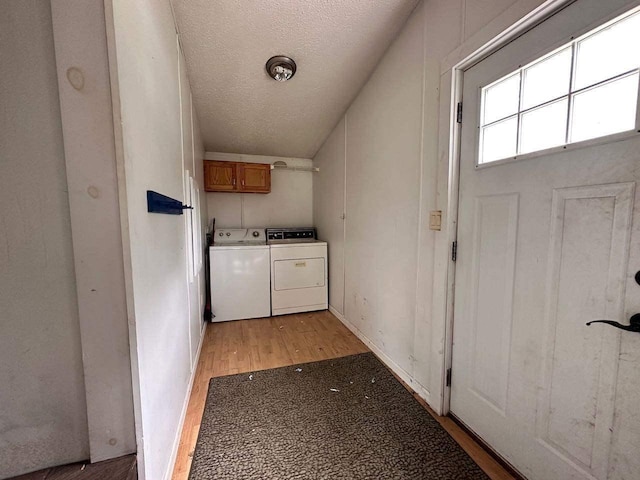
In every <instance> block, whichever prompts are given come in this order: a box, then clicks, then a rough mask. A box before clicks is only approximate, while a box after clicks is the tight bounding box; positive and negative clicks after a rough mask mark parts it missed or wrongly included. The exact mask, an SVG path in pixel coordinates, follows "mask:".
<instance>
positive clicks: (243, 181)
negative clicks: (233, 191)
mask: <svg viewBox="0 0 640 480" xmlns="http://www.w3.org/2000/svg"><path fill="white" fill-rule="evenodd" d="M242 186H243V187H244V179H242Z"/></svg>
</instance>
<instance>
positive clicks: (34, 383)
mask: <svg viewBox="0 0 640 480" xmlns="http://www.w3.org/2000/svg"><path fill="white" fill-rule="evenodd" d="M0 58H2V75H0V112H1V113H0V158H1V160H0V204H1V205H2V208H1V209H0V478H6V477H10V476H13V475H17V474H20V473H24V472H28V471H33V470H38V469H40V468H44V467H48V466H52V465H58V464H64V463H69V462H73V461H78V460H84V459H87V458H88V457H89V441H88V436H87V411H86V404H85V391H84V381H83V376H82V374H83V372H82V352H81V347H80V328H79V325H78V306H77V302H76V282H75V276H74V259H73V251H72V244H71V225H70V214H69V201H68V197H67V181H66V176H65V158H64V152H63V139H62V129H61V121H60V105H59V100H58V86H57V81H56V63H55V58H54V47H53V35H52V23H51V10H50V4H49V2H46V1H38V2H3V3H2V15H0Z"/></svg>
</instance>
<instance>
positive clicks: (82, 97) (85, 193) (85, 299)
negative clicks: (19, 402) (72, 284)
mask: <svg viewBox="0 0 640 480" xmlns="http://www.w3.org/2000/svg"><path fill="white" fill-rule="evenodd" d="M51 8H52V18H53V32H54V40H55V49H56V64H57V71H58V91H59V94H60V106H61V114H62V131H63V136H64V153H65V164H66V172H67V186H68V195H69V207H70V212H71V233H72V240H73V242H72V243H73V256H74V259H75V262H74V263H75V274H76V279H77V282H76V293H77V298H78V312H79V317H80V318H79V320H80V338H81V341H82V359H83V367H84V380H85V394H86V395H85V396H86V400H87V419H88V427H89V453H90V458H91V461H92V462H98V461H101V460H106V459H109V458H115V457H119V456H122V455H126V454H129V453H133V452H135V451H136V438H135V428H134V413H133V393H132V383H131V357H130V355H129V328H128V323H127V305H126V296H125V276H124V261H123V254H122V233H121V231H120V209H119V201H118V180H117V175H116V156H115V143H114V125H113V108H112V104H111V95H110V93H111V91H110V78H109V61H108V58H107V37H106V31H105V18H104V14H105V12H104V2H103V1H102V0H52V1H51ZM68 72H73V75H70V74H69V73H68Z"/></svg>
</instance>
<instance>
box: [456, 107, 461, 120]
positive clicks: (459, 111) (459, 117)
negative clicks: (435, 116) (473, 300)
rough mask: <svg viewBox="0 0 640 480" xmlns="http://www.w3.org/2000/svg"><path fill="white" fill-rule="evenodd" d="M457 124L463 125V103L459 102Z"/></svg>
mask: <svg viewBox="0 0 640 480" xmlns="http://www.w3.org/2000/svg"><path fill="white" fill-rule="evenodd" d="M456 122H458V123H462V102H458V106H457V107H456Z"/></svg>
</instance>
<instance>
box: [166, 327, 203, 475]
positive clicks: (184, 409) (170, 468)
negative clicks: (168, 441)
mask: <svg viewBox="0 0 640 480" xmlns="http://www.w3.org/2000/svg"><path fill="white" fill-rule="evenodd" d="M208 325H209V322H205V324H204V327H203V328H202V330H201V331H202V336H201V337H200V343H199V344H198V351H197V353H196V361H195V362H194V363H193V370H192V372H191V378H189V388H188V389H187V395H186V396H185V399H184V403H183V405H182V412H181V413H180V422H179V424H178V432H177V434H176V438H175V440H174V442H173V448H172V449H171V456H170V457H169V466H168V468H167V471H166V472H165V474H164V480H171V477H172V476H173V469H174V468H175V466H176V458H177V457H178V449H179V448H180V438H181V437H182V429H183V428H184V420H185V418H186V417H187V408H188V407H189V400H190V399H191V390H192V389H193V382H194V380H195V379H196V370H198V363H200V352H202V344H203V343H204V337H205V334H206V333H207V326H208Z"/></svg>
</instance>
